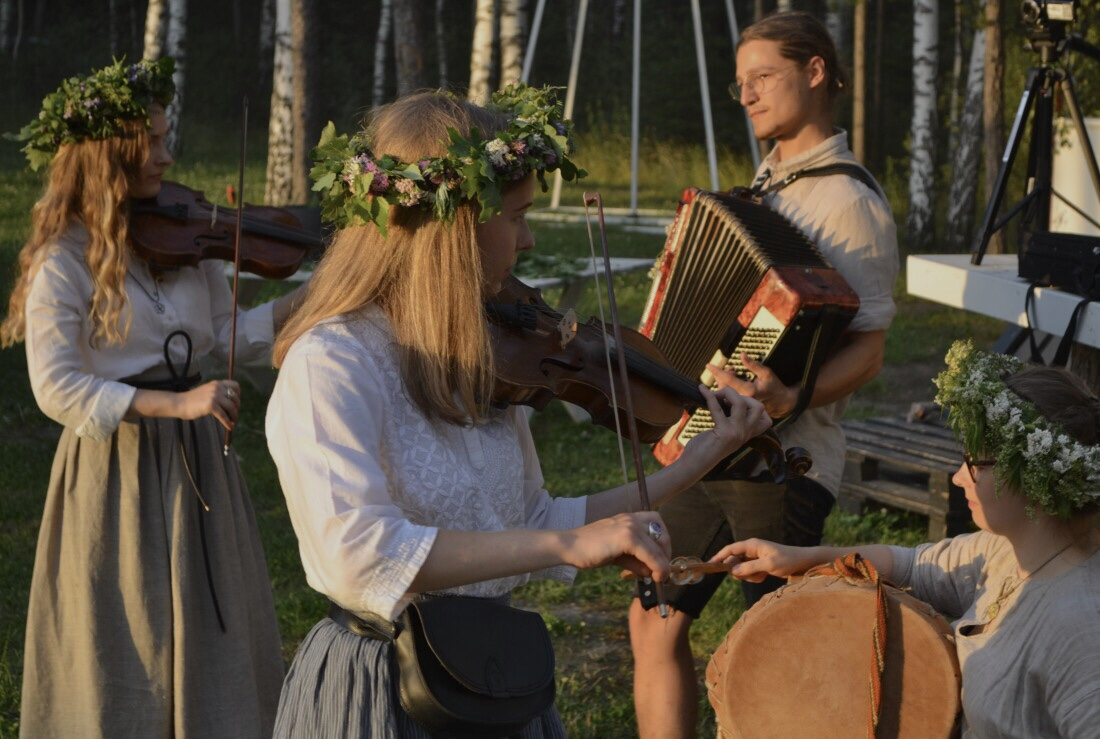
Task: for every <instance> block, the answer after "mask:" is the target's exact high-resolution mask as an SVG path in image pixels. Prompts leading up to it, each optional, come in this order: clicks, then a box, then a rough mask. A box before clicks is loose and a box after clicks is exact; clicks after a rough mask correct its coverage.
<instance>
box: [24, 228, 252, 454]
mask: <svg viewBox="0 0 1100 739" xmlns="http://www.w3.org/2000/svg"><path fill="white" fill-rule="evenodd" d="M87 240H88V235H87V231H85V229H84V227H83V226H82V225H79V224H74V225H72V226H71V227H70V228H69V229H68V231H66V233H65V234H64V235H63V236H62V237H61V238H60V239H59V240H58V242H57V244H54V245H51V246H49V247H47V248H46V249H44V250H43V252H42V254H41V256H40V257H39V259H40V266H39V269H38V271H37V272H36V273H35V275H34V279H33V281H32V282H31V287H30V291H29V293H28V296H27V306H26V313H25V316H26V321H27V334H26V342H27V369H28V371H29V374H30V380H31V389H32V390H33V392H34V397H35V400H36V401H37V402H38V406H39V407H40V408H41V409H42V412H43V413H45V414H46V415H47V416H49V417H50V418H52V419H53V420H55V421H57V422H58V423H60V424H62V425H64V426H68V427H71V428H73V429H74V430H75V432H76V434H77V435H79V436H83V437H87V438H90V439H94V440H97V441H102V440H105V439H107V438H109V437H110V436H111V434H113V433H114V431H115V429H117V428H118V425H119V423H121V422H122V418H123V416H124V415H125V414H126V411H127V410H128V409H129V407H130V403H131V401H132V400H133V397H134V392H135V389H134V388H133V387H131V386H130V385H126V384H125V383H121V382H118V380H120V379H122V378H126V377H134V376H136V375H140V374H142V373H145V372H147V371H149V370H152V369H154V368H158V367H160V368H163V367H164V366H165V357H164V340H165V339H166V338H167V337H168V335H169V334H171V333H172V332H173V331H177V330H183V331H186V332H187V334H188V335H189V336H190V337H191V342H192V366H191V367H190V368H189V369H188V368H184V367H183V363H184V361H185V359H186V355H187V350H186V342H184V341H183V340H181V339H178V338H177V339H175V340H173V342H172V343H171V344H170V346H169V356H170V357H171V359H172V362H173V363H174V364H175V365H176V366H177V367H178V368H179V369H180V370H185V371H184V372H183V374H193V373H194V372H195V371H196V369H195V363H197V362H198V360H199V359H200V358H202V357H204V356H206V355H213V356H215V357H217V358H219V359H221V360H223V361H224V360H226V359H228V356H229V330H230V323H231V318H232V305H233V294H232V291H231V290H230V289H229V285H228V283H227V282H226V279H225V275H224V273H223V271H222V269H223V268H222V262H220V261H218V260H204V261H203V262H201V263H200V266H198V267H181V268H180V269H178V270H171V271H167V272H164V273H163V274H162V277H161V279H160V281H159V282H157V281H155V280H154V279H153V278H152V275H151V274H150V272H149V270H148V268H147V267H146V266H145V265H144V263H143V262H142V260H140V259H137V258H134V259H133V260H132V262H131V265H130V270H129V272H128V274H127V276H126V281H125V285H124V287H125V290H126V297H127V306H126V307H125V308H124V309H123V312H122V323H121V325H122V326H125V325H126V320H127V318H128V317H132V318H131V323H130V333H129V336H128V337H127V339H126V341H125V343H124V344H123V345H121V346H119V345H118V344H113V345H108V344H107V343H106V342H105V341H102V342H100V346H99V347H98V348H95V347H93V346H92V345H91V343H90V337H91V324H90V322H89V311H90V308H91V301H92V292H93V289H92V276H91V272H90V271H89V269H88V265H87V263H86V262H85V261H84V248H85V244H86V243H87ZM153 297H156V298H157V301H158V302H159V303H160V304H161V305H162V306H163V307H164V312H163V313H159V312H157V310H156V306H155V304H154V300H153ZM273 338H274V325H273V318H272V312H271V305H270V304H265V305H261V306H258V307H256V308H254V309H252V310H248V311H239V312H238V316H237V340H236V359H237V361H241V362H246V361H254V360H257V359H260V358H262V357H263V356H264V355H265V354H267V353H268V352H269V351H270V349H271V344H272V341H273ZM161 378H163V379H167V378H168V375H167V374H162V375H161Z"/></svg>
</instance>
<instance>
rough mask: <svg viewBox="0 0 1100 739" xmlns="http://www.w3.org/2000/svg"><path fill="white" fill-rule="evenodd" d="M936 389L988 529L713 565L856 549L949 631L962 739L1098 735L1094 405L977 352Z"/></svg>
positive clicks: (750, 549) (757, 568) (755, 574)
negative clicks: (910, 543)
mask: <svg viewBox="0 0 1100 739" xmlns="http://www.w3.org/2000/svg"><path fill="white" fill-rule="evenodd" d="M936 385H937V386H938V387H939V393H938V395H937V396H936V402H937V403H939V404H940V405H942V406H943V408H944V409H945V411H947V412H948V414H949V415H948V420H949V422H950V423H951V426H952V427H953V428H954V430H955V435H956V437H957V438H958V440H959V442H960V444H961V445H962V449H963V451H964V454H963V460H962V462H961V463H960V464H959V469H958V471H957V472H955V475H954V477H953V478H952V480H953V481H954V483H955V484H956V485H958V486H959V487H960V488H962V489H963V490H964V491H965V492H966V499H967V502H968V503H969V505H970V510H971V513H972V515H973V517H974V523H975V524H977V526H978V528H979V529H981V530H980V531H978V532H977V533H974V534H966V535H963V536H956V537H954V538H952V539H945V540H943V541H940V542H936V543H930V544H922V545H921V546H919V547H917V548H915V549H910V548H907V547H894V546H885V545H881V544H873V545H869V546H861V547H854V548H839V547H820V546H819V547H794V546H783V545H781V544H773V543H771V542H768V541H764V540H760V539H749V540H746V541H740V542H736V543H734V544H732V545H730V546H728V547H725V548H724V549H722V550H721V551H719V552H718V553H717V554H716V555H715V556H714V558H713V559H714V561H715V562H727V563H729V564H730V565H732V571H733V572H732V574H733V576H734V577H736V578H739V579H743V580H750V581H759V580H762V579H763V578H764V577H765V576H766V575H774V576H779V577H787V576H789V575H795V574H800V573H802V572H805V571H806V570H808V569H810V568H811V567H814V566H815V565H819V564H824V563H828V562H832V561H833V560H835V559H836V558H837V557H841V556H844V555H846V554H848V553H849V552H853V551H856V552H859V553H860V555H861V556H863V557H864V558H865V559H867V560H869V561H870V562H871V563H872V564H873V565H874V566H875V568H876V569H877V570H878V572H879V574H880V575H881V576H882V577H884V578H886V579H889V580H891V581H892V582H894V583H896V584H897V585H898V586H899V587H904V588H907V589H909V591H910V592H911V593H912V594H913V595H914V596H916V597H917V598H920V599H922V600H925V601H927V602H928V603H930V604H931V605H932V606H933V607H934V608H936V610H938V611H940V612H941V613H943V614H944V615H946V616H947V617H948V618H949V619H950V620H951V621H952V626H953V628H954V633H955V642H954V643H955V649H956V652H957V654H958V657H959V664H960V666H961V668H962V704H963V726H962V736H963V737H964V739H965V738H967V737H993V736H996V737H1019V739H1029V738H1031V737H1094V736H1097V733H1098V732H1100V517H1098V512H1100V398H1097V397H1096V395H1095V394H1094V393H1093V392H1092V391H1090V390H1089V388H1088V387H1087V386H1086V385H1085V383H1084V382H1082V381H1081V379H1080V378H1078V377H1076V376H1075V375H1073V374H1071V373H1070V372H1067V371H1066V370H1064V369H1061V368H1054V367H1025V366H1023V365H1022V364H1021V363H1020V361H1019V360H1018V359H1016V358H1015V357H1011V356H1004V355H998V354H987V353H985V352H982V351H978V350H977V349H975V348H974V346H973V344H972V343H971V342H969V341H965V342H956V344H955V345H954V346H953V347H952V348H951V350H950V351H949V352H948V354H947V369H946V370H945V371H944V372H943V373H941V374H940V376H939V377H937V378H936ZM812 714H813V711H812V707H808V713H807V717H808V720H812V718H810V717H811V716H812Z"/></svg>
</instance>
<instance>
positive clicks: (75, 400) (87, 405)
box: [25, 252, 136, 441]
mask: <svg viewBox="0 0 1100 739" xmlns="http://www.w3.org/2000/svg"><path fill="white" fill-rule="evenodd" d="M90 295H91V281H90V278H89V277H88V275H87V272H86V270H84V269H83V267H82V266H81V265H79V264H77V263H76V262H74V261H73V260H72V259H70V258H68V257H67V255H65V254H63V253H61V252H54V253H53V254H52V255H50V256H49V257H47V258H46V259H45V261H44V262H43V263H42V265H41V267H40V268H39V270H38V272H37V274H35V276H34V280H33V281H32V283H31V287H30V291H29V293H28V295H27V305H26V312H25V317H26V322H27V323H26V326H27V333H26V344H27V371H28V374H29V375H30V382H31V390H32V391H33V392H34V398H35V400H36V401H37V402H38V407H39V408H41V409H42V412H43V413H45V414H46V415H47V416H49V417H50V418H52V419H53V420H55V421H57V422H58V423H60V424H62V425H63V426H67V427H69V428H72V429H73V430H74V431H75V432H76V434H77V435H78V436H83V437H86V438H89V439H93V440H95V441H104V440H106V439H108V438H110V436H111V434H113V433H114V432H115V429H117V428H118V425H119V424H120V423H121V422H122V419H123V417H124V416H125V415H126V411H127V410H129V408H130V403H131V401H132V400H133V397H134V393H135V392H136V391H135V389H134V388H133V387H131V386H129V385H126V384H125V383H121V382H116V381H114V380H107V379H104V378H102V377H98V376H96V375H93V374H90V373H89V372H87V371H86V370H85V366H86V362H85V356H84V350H85V345H86V342H87V341H88V338H89V337H88V331H87V327H88V321H89V318H88V309H89V305H88V296H90Z"/></svg>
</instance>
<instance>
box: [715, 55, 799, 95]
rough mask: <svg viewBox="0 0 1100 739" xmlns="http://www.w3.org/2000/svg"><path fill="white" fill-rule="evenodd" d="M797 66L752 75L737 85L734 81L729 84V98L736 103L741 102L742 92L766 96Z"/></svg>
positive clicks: (797, 65)
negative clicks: (746, 91)
mask: <svg viewBox="0 0 1100 739" xmlns="http://www.w3.org/2000/svg"><path fill="white" fill-rule="evenodd" d="M799 66H801V65H799V64H792V65H791V66H789V67H784V68H783V69H779V70H776V71H775V72H761V73H760V74H754V75H752V76H751V77H749V78H748V79H747V80H745V81H744V82H741V83H738V82H736V81H734V82H731V83H730V86H729V91H730V97H731V98H733V99H734V100H735V101H736V102H741V93H742V91H744V90H748V91H749V92H752V93H755V94H757V95H766V94H767V93H769V92H771V91H772V90H774V89H775V87H776V85H778V84H779V80H781V79H783V78H784V77H786V76H787V75H788V74H790V73H791V70H792V69H795V68H796V67H799Z"/></svg>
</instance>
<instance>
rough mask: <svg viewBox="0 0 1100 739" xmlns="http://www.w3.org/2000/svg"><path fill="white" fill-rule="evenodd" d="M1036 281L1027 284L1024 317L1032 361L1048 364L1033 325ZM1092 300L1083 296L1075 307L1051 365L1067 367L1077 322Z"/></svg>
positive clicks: (1075, 334)
mask: <svg viewBox="0 0 1100 739" xmlns="http://www.w3.org/2000/svg"><path fill="white" fill-rule="evenodd" d="M1035 288H1036V285H1035V283H1032V284H1030V285H1028V286H1027V294H1026V295H1025V296H1024V318H1025V320H1026V321H1027V339H1028V343H1029V344H1030V346H1031V362H1032V363H1033V364H1046V362H1045V361H1043V355H1042V352H1040V351H1039V345H1038V344H1036V343H1035V330H1034V328H1032V325H1031V310H1032V306H1033V305H1034V304H1035ZM1091 302H1092V298H1083V299H1082V300H1080V301H1079V302H1078V303H1077V305H1075V306H1074V308H1073V313H1072V314H1070V317H1069V323H1068V324H1067V325H1066V331H1065V333H1064V334H1062V339H1061V340H1060V341H1059V342H1058V348H1057V349H1055V351H1054V358H1053V359H1052V360H1051V362H1050V366H1051V367H1065V366H1066V363H1067V362H1068V361H1069V351H1070V349H1071V348H1072V347H1073V339H1074V337H1076V336H1077V324H1078V322H1079V321H1080V318H1081V314H1082V313H1084V312H1085V306H1087V305H1088V304H1089V303H1091Z"/></svg>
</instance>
